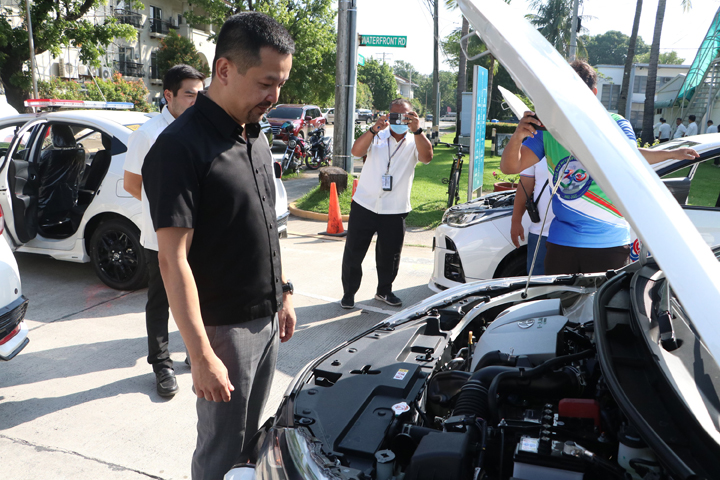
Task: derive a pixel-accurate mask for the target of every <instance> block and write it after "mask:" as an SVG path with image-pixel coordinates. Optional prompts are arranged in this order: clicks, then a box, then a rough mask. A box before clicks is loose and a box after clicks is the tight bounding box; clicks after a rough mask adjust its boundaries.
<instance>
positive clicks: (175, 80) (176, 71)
mask: <svg viewBox="0 0 720 480" xmlns="http://www.w3.org/2000/svg"><path fill="white" fill-rule="evenodd" d="M188 78H192V79H195V80H200V81H201V82H204V81H205V75H203V74H202V73H200V72H198V71H197V70H195V69H194V68H193V67H191V66H190V65H182V64H181V65H175V66H174V67H172V68H171V69H170V70H168V71H167V72H165V76H164V77H163V92H164V91H165V90H170V91H171V92H172V94H173V96H177V94H178V90H180V87H181V86H182V82H183V80H187V79H188Z"/></svg>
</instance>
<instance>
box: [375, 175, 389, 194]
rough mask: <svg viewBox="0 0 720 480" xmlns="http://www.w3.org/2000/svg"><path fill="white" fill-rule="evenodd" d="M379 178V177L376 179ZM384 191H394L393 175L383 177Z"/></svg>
mask: <svg viewBox="0 0 720 480" xmlns="http://www.w3.org/2000/svg"><path fill="white" fill-rule="evenodd" d="M375 178H377V177H375ZM382 189H383V190H384V191H386V192H391V191H392V175H383V176H382Z"/></svg>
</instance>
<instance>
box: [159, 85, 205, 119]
mask: <svg viewBox="0 0 720 480" xmlns="http://www.w3.org/2000/svg"><path fill="white" fill-rule="evenodd" d="M202 89H203V82H202V80H198V79H196V78H186V79H185V80H183V81H182V83H181V84H180V88H179V89H178V92H177V95H173V93H172V92H171V91H170V90H165V92H163V93H164V94H165V100H166V101H167V108H168V110H169V111H170V113H171V114H172V116H173V117H175V118H178V117H179V116H180V115H182V114H183V112H184V111H185V110H187V109H188V108H190V107H192V106H193V105H194V104H195V100H196V99H197V94H198V92H199V91H200V90H202Z"/></svg>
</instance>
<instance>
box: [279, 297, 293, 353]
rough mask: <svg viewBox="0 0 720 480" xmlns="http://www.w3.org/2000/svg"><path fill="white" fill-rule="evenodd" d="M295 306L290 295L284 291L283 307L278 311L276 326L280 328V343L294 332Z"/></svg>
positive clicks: (285, 340) (288, 338)
mask: <svg viewBox="0 0 720 480" xmlns="http://www.w3.org/2000/svg"><path fill="white" fill-rule="evenodd" d="M296 321H297V318H296V317H295V307H293V303H292V295H290V294H289V293H286V294H284V295H283V307H282V310H280V311H279V312H278V326H279V330H280V341H281V342H282V343H285V342H287V341H288V340H290V337H292V336H293V333H295V322H296Z"/></svg>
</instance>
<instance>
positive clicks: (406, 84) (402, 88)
mask: <svg viewBox="0 0 720 480" xmlns="http://www.w3.org/2000/svg"><path fill="white" fill-rule="evenodd" d="M395 82H397V93H398V95H400V96H401V97H404V98H409V99H410V100H412V99H413V98H415V93H414V92H413V87H417V86H418V85H417V83H412V82H411V81H410V80H408V79H407V78H405V77H401V76H400V75H395Z"/></svg>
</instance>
